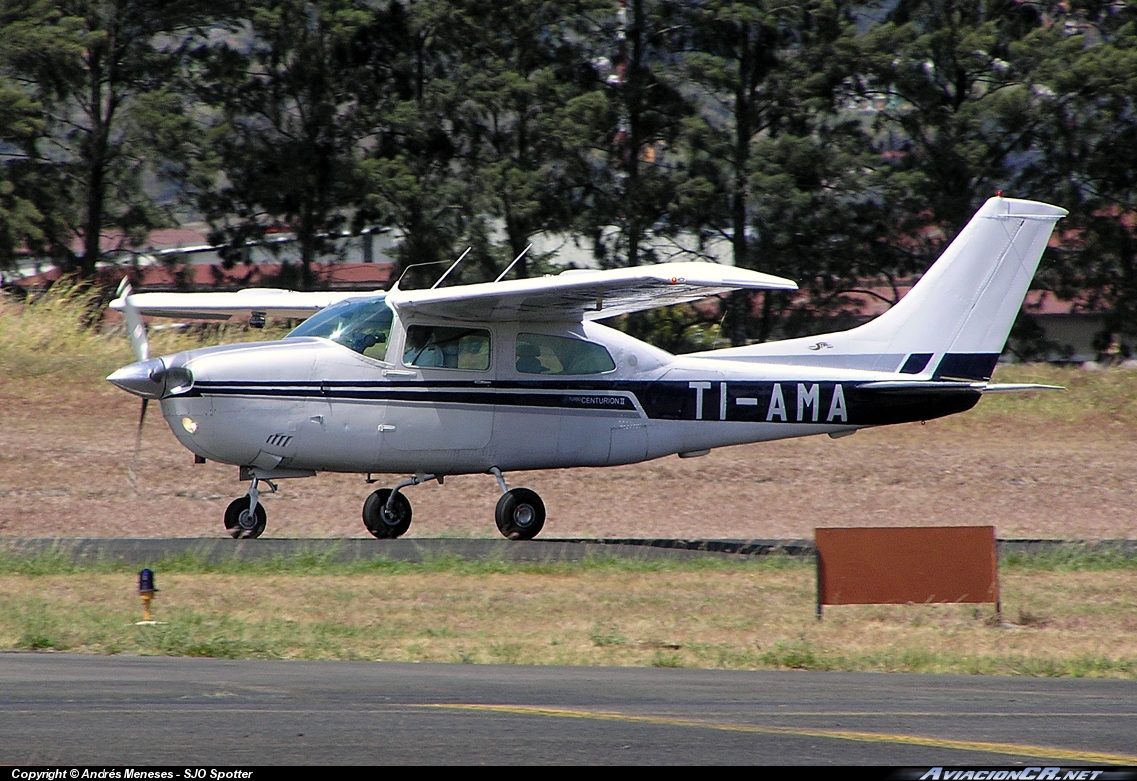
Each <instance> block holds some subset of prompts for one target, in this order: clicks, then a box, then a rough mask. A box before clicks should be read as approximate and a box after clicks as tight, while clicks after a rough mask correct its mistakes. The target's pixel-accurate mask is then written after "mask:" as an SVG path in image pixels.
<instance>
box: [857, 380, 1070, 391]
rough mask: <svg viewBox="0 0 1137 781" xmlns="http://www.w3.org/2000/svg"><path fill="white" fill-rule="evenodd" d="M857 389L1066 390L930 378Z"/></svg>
mask: <svg viewBox="0 0 1137 781" xmlns="http://www.w3.org/2000/svg"><path fill="white" fill-rule="evenodd" d="M857 389H858V390H865V391H877V392H880V393H953V392H966V393H976V392H978V393H1015V392H1019V391H1038V390H1066V389H1065V388H1063V387H1062V386H1061V385H1035V384H1032V383H987V382H956V381H937V380H931V381H928V382H921V381H920V380H882V381H880V382H866V383H865V384H864V385H858V386H857Z"/></svg>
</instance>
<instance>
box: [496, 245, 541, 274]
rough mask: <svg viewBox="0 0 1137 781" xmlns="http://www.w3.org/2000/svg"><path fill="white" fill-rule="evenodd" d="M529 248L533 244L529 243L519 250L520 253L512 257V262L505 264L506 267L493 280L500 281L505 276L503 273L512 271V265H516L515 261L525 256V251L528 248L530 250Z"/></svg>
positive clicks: (531, 247)
mask: <svg viewBox="0 0 1137 781" xmlns="http://www.w3.org/2000/svg"><path fill="white" fill-rule="evenodd" d="M531 249H533V245H532V244H530V245H529V246H528V247H526V248H525V249H523V250H521V254H520V255H518V256H517V257H516V258H514V259H513V262H512V263H510V264H509V265H508V266H506V267H505V271H503V272H501V273H500V274H498V277H497V279H495V280H494V282H501V280H502V279H504V278H505V275H506V274H508V273H509V272H510V271H512V270H513V267H514V266H516V265H517V261H519V260H521V259H522V258H523V257H525V253H526V252H528V251H529V250H531Z"/></svg>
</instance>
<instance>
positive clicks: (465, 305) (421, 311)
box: [387, 263, 797, 322]
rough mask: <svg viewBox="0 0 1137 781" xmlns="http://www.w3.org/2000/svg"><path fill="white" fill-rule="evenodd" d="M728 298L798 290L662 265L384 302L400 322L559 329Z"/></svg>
mask: <svg viewBox="0 0 1137 781" xmlns="http://www.w3.org/2000/svg"><path fill="white" fill-rule="evenodd" d="M732 290H797V283H795V282H793V281H791V280H789V279H783V278H781V277H775V276H771V275H770V274H761V273H758V272H757V271H749V270H747V269H741V268H735V267H734V266H724V265H720V264H718V263H661V264H659V265H654V266H636V267H633V268H623V269H611V270H608V271H588V270H571V271H564V272H561V273H560V274H557V275H555V276H554V275H550V276H545V277H539V278H536V279H515V280H509V281H508V282H489V283H482V284H477V285H462V286H459V287H445V288H437V289H433V290H392V291H391V292H390V293H388V294H387V300H388V301H390V303H391V306H393V307H394V308H395V310H396V311H398V312H399V314H400V315H402V316H407V315H424V316H427V317H437V318H442V319H451V320H480V321H499V322H501V321H510V322H555V321H562V322H563V321H566V320H577V321H579V320H600V319H602V318H606V317H615V316H616V315H623V314H628V313H629V312H639V311H641V310H644V309H654V308H656V307H661V306H670V305H672V304H683V303H687V302H690V301H697V300H699V299H701V298H706V297H707V296H712V295H715V294H717V293H726V292H729V291H732Z"/></svg>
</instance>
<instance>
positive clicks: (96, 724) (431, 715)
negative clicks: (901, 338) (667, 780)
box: [0, 653, 1137, 766]
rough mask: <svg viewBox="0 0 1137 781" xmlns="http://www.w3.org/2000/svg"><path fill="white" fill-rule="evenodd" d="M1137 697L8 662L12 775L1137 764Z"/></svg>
mask: <svg viewBox="0 0 1137 781" xmlns="http://www.w3.org/2000/svg"><path fill="white" fill-rule="evenodd" d="M1134 735H1137V681H1130V680H1086V679H1024V678H1000V677H978V676H973V677H967V676H946V675H945V676H923V675H902V674H880V673H877V674H874V673H806V672H772V671H761V672H737V671H723V670H677V669H638V668H563V667H510V666H489V665H435V664H392V663H379V662H375V663H368V662H287V661H273V662H265V661H227V660H217V659H186V658H166V657H128V656H112V657H98V656H83V655H72V654H42V653H8V654H0V762H2V763H8V764H32V763H34V764H64V763H66V764H112V763H113V764H174V765H179V766H180V765H195V764H197V765H200V764H237V765H241V764H245V765H269V764H284V763H287V764H379V763H383V764H391V763H415V764H433V763H442V764H446V763H467V764H468V763H498V764H500V763H620V764H653V763H677V764H703V763H710V764H713V763H732V764H739V763H744V764H776V765H788V764H840V765H848V764H885V765H906V766H917V765H963V764H981V765H986V766H991V765H1005V764H1027V765H1039V764H1040V763H1042V764H1048V765H1064V766H1070V765H1080V766H1087V765H1102V764H1109V763H1120V764H1127V765H1137V743H1135V742H1134Z"/></svg>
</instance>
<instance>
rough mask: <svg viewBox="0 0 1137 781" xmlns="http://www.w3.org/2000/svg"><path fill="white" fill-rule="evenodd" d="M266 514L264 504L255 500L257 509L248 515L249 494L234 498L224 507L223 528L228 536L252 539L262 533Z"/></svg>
mask: <svg viewBox="0 0 1137 781" xmlns="http://www.w3.org/2000/svg"><path fill="white" fill-rule="evenodd" d="M267 521H268V514H267V513H266V512H265V506H264V505H263V504H261V503H260V502H257V509H256V510H255V511H254V512H253V514H252V515H251V516H250V514H249V496H248V494H246V495H244V496H242V497H241V498H240V499H234V500H233V501H232V502H230V503H229V506H228V507H226V508H225V529H226V530H227V531H228V532H229V536H230V537H232V538H233V539H235V540H252V539H256V538H257V537H260V536H261V534H263V533H264V530H265V524H266V522H267Z"/></svg>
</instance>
